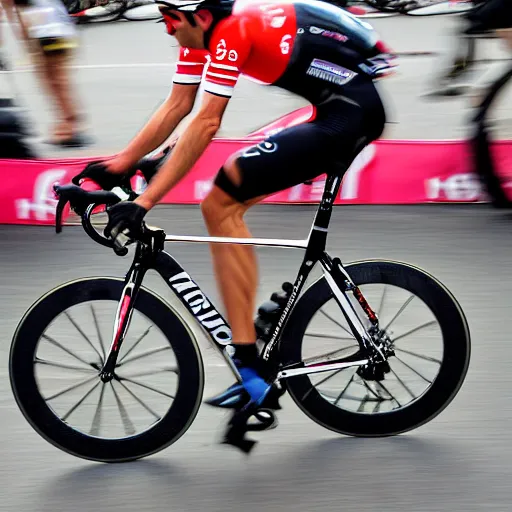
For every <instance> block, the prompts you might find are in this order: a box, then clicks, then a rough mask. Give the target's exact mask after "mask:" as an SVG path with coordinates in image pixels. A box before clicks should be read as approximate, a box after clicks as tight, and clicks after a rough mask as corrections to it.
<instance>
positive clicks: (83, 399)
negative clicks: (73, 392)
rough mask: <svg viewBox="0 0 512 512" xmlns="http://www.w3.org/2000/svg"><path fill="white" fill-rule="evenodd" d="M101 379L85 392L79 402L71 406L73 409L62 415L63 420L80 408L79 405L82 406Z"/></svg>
mask: <svg viewBox="0 0 512 512" xmlns="http://www.w3.org/2000/svg"><path fill="white" fill-rule="evenodd" d="M100 383H101V381H100V380H99V381H98V382H96V384H94V386H93V387H92V388H91V389H90V390H89V391H87V393H85V395H84V396H83V397H82V398H80V400H78V402H77V403H76V404H75V405H73V407H71V409H69V411H68V412H67V413H66V414H64V416H62V418H61V420H62V421H66V419H67V418H68V417H69V416H70V415H71V414H72V413H73V412H74V411H75V410H76V409H78V407H80V405H82V404H83V403H84V401H85V399H86V398H87V397H88V396H89V395H90V394H91V393H92V392H93V391H94V390H95V389H96V388H97V387H98V386H99V385H100Z"/></svg>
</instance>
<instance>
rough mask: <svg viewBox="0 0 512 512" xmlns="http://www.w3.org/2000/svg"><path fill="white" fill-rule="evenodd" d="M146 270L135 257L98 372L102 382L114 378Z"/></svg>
mask: <svg viewBox="0 0 512 512" xmlns="http://www.w3.org/2000/svg"><path fill="white" fill-rule="evenodd" d="M139 250H140V249H139V248H137V251H139ZM146 270H147V267H146V266H145V265H143V264H142V261H141V259H140V258H138V257H137V256H136V257H135V259H134V262H133V264H132V266H131V268H130V270H129V271H128V273H127V275H126V278H125V284H124V288H123V291H122V293H121V297H120V299H119V305H118V307H117V311H116V316H115V320H114V329H113V333H112V342H111V344H110V350H109V352H108V356H107V358H106V360H105V364H104V365H103V368H102V369H101V371H100V378H101V380H102V381H103V382H109V381H111V380H112V379H113V378H114V377H115V374H114V371H115V368H116V364H117V358H118V356H119V352H120V350H121V346H122V344H123V341H124V339H125V336H126V333H127V331H128V327H129V325H130V321H131V318H132V314H133V310H134V305H135V301H136V299H137V295H138V292H139V290H140V287H141V284H142V280H143V278H144V275H145V273H146Z"/></svg>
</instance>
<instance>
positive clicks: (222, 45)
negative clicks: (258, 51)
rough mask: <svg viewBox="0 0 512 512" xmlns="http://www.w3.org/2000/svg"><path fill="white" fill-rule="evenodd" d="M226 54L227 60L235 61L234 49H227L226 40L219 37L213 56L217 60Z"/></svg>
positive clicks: (222, 58)
mask: <svg viewBox="0 0 512 512" xmlns="http://www.w3.org/2000/svg"><path fill="white" fill-rule="evenodd" d="M226 55H227V56H228V60H230V61H231V62H236V60H237V59H238V53H237V52H236V50H228V49H227V46H226V40H225V39H221V40H220V41H219V44H218V45H217V48H216V49H215V57H216V59H217V60H224V59H225V58H226Z"/></svg>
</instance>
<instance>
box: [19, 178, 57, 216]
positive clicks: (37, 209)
mask: <svg viewBox="0 0 512 512" xmlns="http://www.w3.org/2000/svg"><path fill="white" fill-rule="evenodd" d="M65 175H66V171H64V170H61V169H52V170H49V171H44V172H42V173H41V174H40V175H39V176H38V177H37V179H36V181H35V184H34V196H33V197H32V200H30V199H17V200H16V215H17V217H18V219H20V220H29V219H35V220H40V221H47V220H50V219H51V218H55V208H56V207H57V199H55V196H54V193H53V185H54V184H55V183H57V182H58V181H59V180H61V179H62V178H63V177H64V176H65Z"/></svg>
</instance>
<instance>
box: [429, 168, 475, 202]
mask: <svg viewBox="0 0 512 512" xmlns="http://www.w3.org/2000/svg"><path fill="white" fill-rule="evenodd" d="M425 188H426V195H427V199H429V200H440V199H446V200H448V201H477V200H479V201H483V200H484V190H483V187H482V185H481V183H480V181H479V180H478V177H477V176H476V175H475V174H473V173H469V172H468V173H460V174H452V175H451V176H448V178H445V179H444V180H443V179H442V178H440V177H435V178H430V179H428V180H426V181H425Z"/></svg>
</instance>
